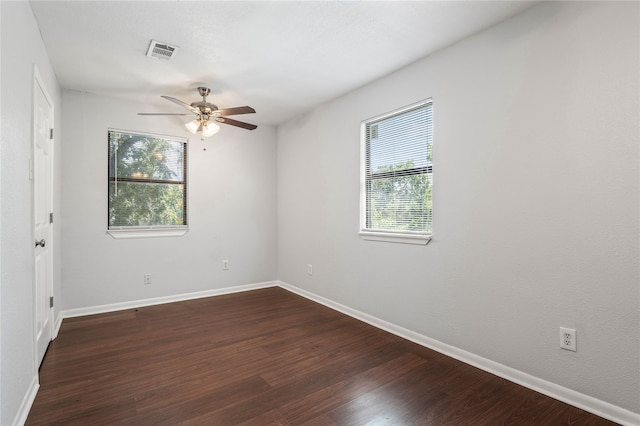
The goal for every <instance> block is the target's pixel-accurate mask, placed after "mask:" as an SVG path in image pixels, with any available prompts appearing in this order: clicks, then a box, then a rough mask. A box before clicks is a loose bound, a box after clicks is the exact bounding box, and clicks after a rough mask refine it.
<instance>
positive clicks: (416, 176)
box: [365, 102, 433, 233]
mask: <svg viewBox="0 0 640 426" xmlns="http://www.w3.org/2000/svg"><path fill="white" fill-rule="evenodd" d="M432 129H433V116H432V108H431V102H423V103H420V104H417V105H415V106H412V107H410V108H407V109H403V110H401V111H398V112H396V113H393V114H390V115H387V116H384V117H382V118H378V119H374V120H371V121H369V122H367V123H366V126H365V132H366V134H365V138H366V140H365V142H366V143H365V146H366V148H365V149H366V152H365V155H366V160H365V180H366V182H365V183H366V203H367V212H366V215H367V217H366V219H367V223H366V229H368V230H374V231H387V232H418V233H431V230H432V197H431V188H432V136H433V132H432Z"/></svg>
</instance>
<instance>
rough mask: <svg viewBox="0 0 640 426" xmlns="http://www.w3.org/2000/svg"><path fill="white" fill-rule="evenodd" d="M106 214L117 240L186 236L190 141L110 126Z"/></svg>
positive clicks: (110, 231)
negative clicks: (188, 145)
mask: <svg viewBox="0 0 640 426" xmlns="http://www.w3.org/2000/svg"><path fill="white" fill-rule="evenodd" d="M108 216H109V217H108V230H109V233H110V234H111V235H112V236H114V237H116V238H123V237H141V236H165V235H182V234H184V232H186V228H187V139H184V138H177V137H172V136H160V135H152V134H143V133H135V132H129V131H122V130H113V129H109V207H108ZM121 231H125V232H121Z"/></svg>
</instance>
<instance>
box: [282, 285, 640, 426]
mask: <svg viewBox="0 0 640 426" xmlns="http://www.w3.org/2000/svg"><path fill="white" fill-rule="evenodd" d="M278 286H280V287H282V288H284V289H285V290H289V291H291V292H293V293H296V294H298V295H300V296H302V297H305V298H307V299H309V300H312V301H314V302H317V303H320V304H322V305H324V306H327V307H329V308H331V309H334V310H336V311H338V312H342V313H343V314H345V315H349V316H350V317H353V318H356V319H358V320H360V321H363V322H366V323H367V324H370V325H372V326H374V327H377V328H380V329H382V330H385V331H388V332H389V333H392V334H395V335H396V336H399V337H402V338H404V339H407V340H410V341H412V342H414V343H417V344H419V345H421V346H424V347H427V348H429V349H433V350H435V351H437V352H440V353H442V354H444V355H447V356H450V357H451V358H455V359H457V360H459V361H462V362H464V363H466V364H470V365H473V366H474V367H477V368H479V369H481V370H484V371H487V372H489V373H491V374H494V375H496V376H498V377H502V378H503V379H506V380H509V381H511V382H514V383H517V384H519V385H521V386H524V387H526V388H529V389H532V390H534V391H536V392H540V393H541V394H544V395H547V396H550V397H551V398H554V399H557V400H559V401H562V402H565V403H567V404H570V405H573V406H574V407H578V408H580V409H582V410H585V411H588V412H590V413H593V414H595V415H597V416H600V417H603V418H605V419H608V420H611V421H613V422H616V423H620V424H621V425H625V426H638V425H640V414H638V413H634V412H632V411H629V410H626V409H624V408H621V407H618V406H616V405H613V404H610V403H608V402H605V401H601V400H599V399H596V398H593V397H591V396H589V395H585V394H583V393H580V392H577V391H574V390H572V389H568V388H565V387H563V386H560V385H558V384H555V383H552V382H549V381H546V380H543V379H540V378H538V377H535V376H532V375H530V374H527V373H525V372H522V371H520V370H516V369H514V368H511V367H507V366H506V365H503V364H500V363H497V362H494V361H491V360H490V359H487V358H483V357H481V356H478V355H475V354H473V353H471V352H467V351H465V350H462V349H460V348H457V347H455V346H451V345H448V344H446V343H443V342H440V341H438V340H435V339H432V338H429V337H427V336H423V335H421V334H418V333H416V332H414V331H411V330H407V329H406V328H403V327H399V326H397V325H395V324H392V323H389V322H387V321H384V320H381V319H379V318H376V317H374V316H371V315H369V314H365V313H364V312H360V311H357V310H355V309H352V308H350V307H348V306H345V305H342V304H340V303H337V302H334V301H332V300H329V299H326V298H324V297H322V296H319V295H317V294H315V293H311V292H309V291H307V290H303V289H301V288H298V287H296V286H293V285H291V284H288V283H285V282H282V281H279V282H278Z"/></svg>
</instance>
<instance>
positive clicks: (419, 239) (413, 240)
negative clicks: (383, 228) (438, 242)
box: [359, 231, 431, 246]
mask: <svg viewBox="0 0 640 426" xmlns="http://www.w3.org/2000/svg"><path fill="white" fill-rule="evenodd" d="M359 234H360V237H361V238H362V239H363V240H367V241H384V242H387V243H401V244H414V245H422V246H425V245H427V244H429V241H431V235H430V234H429V235H427V234H392V233H390V232H374V231H360V233H359Z"/></svg>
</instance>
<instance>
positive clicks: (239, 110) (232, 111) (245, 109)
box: [214, 106, 256, 116]
mask: <svg viewBox="0 0 640 426" xmlns="http://www.w3.org/2000/svg"><path fill="white" fill-rule="evenodd" d="M254 112H256V110H255V109H253V108H251V107H250V106H241V107H236V108H224V109H219V110H216V111H215V112H214V113H215V114H216V115H221V116H224V115H236V114H253V113H254Z"/></svg>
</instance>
